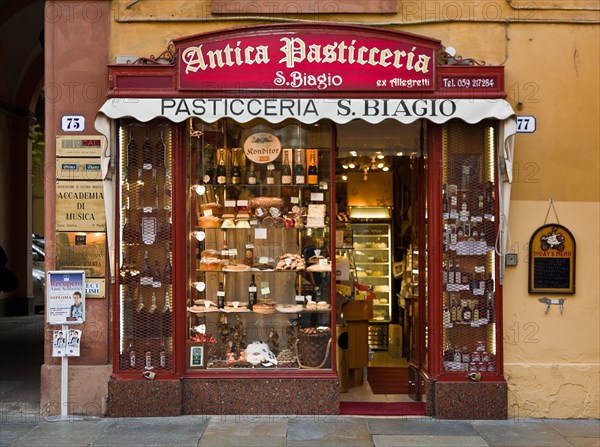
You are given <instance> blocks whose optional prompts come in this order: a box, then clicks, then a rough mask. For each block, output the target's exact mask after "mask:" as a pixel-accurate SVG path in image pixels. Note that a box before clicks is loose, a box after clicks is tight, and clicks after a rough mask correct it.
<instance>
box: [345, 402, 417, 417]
mask: <svg viewBox="0 0 600 447" xmlns="http://www.w3.org/2000/svg"><path fill="white" fill-rule="evenodd" d="M340 414H347V415H354V416H424V415H425V402H340Z"/></svg>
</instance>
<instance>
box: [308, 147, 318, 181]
mask: <svg viewBox="0 0 600 447" xmlns="http://www.w3.org/2000/svg"><path fill="white" fill-rule="evenodd" d="M316 153H317V150H316V149H313V150H311V152H310V164H309V165H308V176H307V177H306V183H307V184H309V185H317V184H318V183H319V170H318V168H317V161H316V160H315V154H316Z"/></svg>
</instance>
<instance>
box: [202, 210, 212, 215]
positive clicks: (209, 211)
mask: <svg viewBox="0 0 600 447" xmlns="http://www.w3.org/2000/svg"><path fill="white" fill-rule="evenodd" d="M204 215H205V216H212V215H213V213H212V210H211V209H207V210H204Z"/></svg>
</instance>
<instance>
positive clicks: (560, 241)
mask: <svg viewBox="0 0 600 447" xmlns="http://www.w3.org/2000/svg"><path fill="white" fill-rule="evenodd" d="M529 293H543V294H574V293H575V239H574V237H573V235H572V234H571V232H570V231H569V230H568V229H567V228H565V227H563V226H562V225H559V224H546V225H544V226H542V227H540V228H538V229H537V230H536V231H535V232H534V233H533V236H531V239H530V240H529Z"/></svg>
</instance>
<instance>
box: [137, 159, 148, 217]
mask: <svg viewBox="0 0 600 447" xmlns="http://www.w3.org/2000/svg"><path fill="white" fill-rule="evenodd" d="M135 187H136V188H137V189H136V192H137V194H136V207H137V208H138V209H142V208H143V207H144V197H145V192H146V191H145V188H144V177H143V175H142V168H138V170H137V180H136V182H135Z"/></svg>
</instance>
